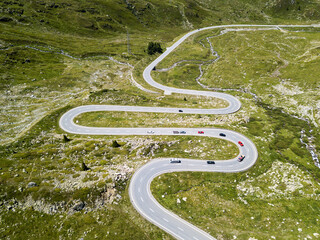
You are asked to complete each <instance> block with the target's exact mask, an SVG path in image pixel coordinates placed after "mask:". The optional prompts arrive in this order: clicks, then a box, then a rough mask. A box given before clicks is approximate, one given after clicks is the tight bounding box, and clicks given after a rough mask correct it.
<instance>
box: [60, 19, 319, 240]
mask: <svg viewBox="0 0 320 240" xmlns="http://www.w3.org/2000/svg"><path fill="white" fill-rule="evenodd" d="M228 27H268V28H269V27H275V28H281V27H319V26H316V25H295V26H293V25H225V26H211V27H205V28H201V29H198V30H194V31H192V32H189V33H187V34H186V35H184V36H183V37H182V38H180V39H179V40H178V41H177V42H175V43H174V44H173V45H172V46H171V47H169V48H167V50H166V51H165V52H164V53H163V54H162V55H160V56H159V57H158V58H157V59H156V60H154V61H153V62H152V63H151V64H150V65H149V66H148V67H147V68H146V69H145V70H144V72H143V77H144V79H145V81H146V82H147V83H149V84H150V85H151V86H153V87H155V88H158V89H161V90H163V91H164V92H165V93H169V94H170V93H180V94H188V95H197V96H207V97H216V98H221V99H224V100H226V101H227V102H228V103H229V106H228V107H226V108H222V109H194V108H160V107H139V106H119V105H86V106H80V107H77V108H74V109H71V110H70V111H68V112H66V113H65V114H64V115H63V116H62V117H61V118H60V121H59V125H60V127H61V128H62V129H63V130H64V131H66V132H69V133H73V134H85V135H175V136H177V137H178V136H179V135H180V134H175V133H173V131H179V133H180V132H181V131H185V132H186V133H185V134H183V135H190V136H206V137H215V138H221V139H226V140H228V141H230V142H233V143H235V144H237V146H239V145H238V141H241V142H242V143H243V144H244V146H243V147H241V146H239V155H238V156H237V157H236V158H234V159H230V160H225V161H216V164H207V162H206V161H203V160H196V159H180V160H181V163H170V158H162V159H154V160H151V161H150V162H148V163H147V164H145V165H144V166H142V167H141V168H140V169H138V170H137V171H136V172H135V174H134V175H133V177H132V178H131V182H130V186H129V195H130V199H131V202H132V204H133V206H134V207H135V208H136V209H137V211H138V212H139V213H140V214H141V215H142V216H143V217H145V218H146V219H147V220H149V221H150V222H152V223H153V224H155V225H157V226H158V227H160V228H161V229H163V230H164V231H166V232H168V233H169V234H171V235H172V236H174V237H175V238H177V239H184V240H189V239H190V240H204V239H215V238H214V237H212V236H210V235H209V234H208V233H206V232H204V231H203V230H201V229H199V228H197V227H195V226H194V225H192V224H190V223H188V222H187V221H185V220H183V219H181V218H180V217H178V216H177V215H175V214H174V213H172V212H170V211H168V210H167V209H165V208H164V207H162V206H161V205H160V204H159V203H158V202H157V201H156V200H155V198H154V197H153V196H152V194H151V191H150V184H151V181H152V180H153V179H154V178H155V177H156V176H158V175H160V174H163V173H168V172H181V171H201V172H240V171H245V170H247V169H249V168H250V167H252V166H253V165H254V164H255V162H256V160H257V158H258V152H257V149H256V147H255V145H254V144H253V143H252V141H251V140H250V139H248V138H246V137H245V136H243V135H242V134H240V133H237V132H234V131H230V130H225V129H215V128H205V129H201V128H101V127H85V126H80V125H78V124H75V123H74V118H75V117H76V116H78V115H79V114H81V113H86V112H94V111H126V112H129V111H130V112H153V113H154V112H161V113H179V114H186V113H188V114H230V113H234V112H236V111H238V110H239V109H240V107H241V103H240V101H239V100H238V99H237V98H235V97H233V96H231V95H228V94H224V93H218V92H209V91H196V90H188V89H178V88H173V87H167V86H164V85H161V84H159V83H157V82H155V81H154V80H153V79H152V77H151V71H152V69H153V68H154V67H155V66H156V65H157V64H158V63H159V62H160V61H162V60H163V59H164V58H165V57H166V56H168V55H169V54H170V53H171V52H172V51H173V50H174V49H175V48H176V47H178V46H179V45H180V44H181V43H182V42H183V41H184V40H185V39H187V38H188V37H189V36H191V35H193V34H195V33H198V32H200V31H203V30H210V29H215V28H228ZM179 109H182V110H183V112H179ZM198 131H203V132H204V133H203V134H199V133H198ZM220 133H224V134H225V135H226V136H225V137H222V136H220V135H219V134H220ZM242 154H243V155H245V159H244V160H243V161H242V162H238V161H237V158H238V157H239V156H240V155H242Z"/></svg>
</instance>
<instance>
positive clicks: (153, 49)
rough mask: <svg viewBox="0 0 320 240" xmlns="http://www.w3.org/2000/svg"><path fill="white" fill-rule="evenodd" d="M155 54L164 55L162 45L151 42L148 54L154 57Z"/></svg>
mask: <svg viewBox="0 0 320 240" xmlns="http://www.w3.org/2000/svg"><path fill="white" fill-rule="evenodd" d="M155 53H163V50H162V48H161V45H160V43H157V42H149V44H148V54H149V55H153V54H155Z"/></svg>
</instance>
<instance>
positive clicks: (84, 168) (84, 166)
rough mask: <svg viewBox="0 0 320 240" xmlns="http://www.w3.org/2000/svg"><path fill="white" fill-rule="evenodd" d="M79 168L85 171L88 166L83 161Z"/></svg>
mask: <svg viewBox="0 0 320 240" xmlns="http://www.w3.org/2000/svg"><path fill="white" fill-rule="evenodd" d="M81 169H82V171H87V170H89V169H90V168H88V167H87V165H86V164H85V163H84V162H82V165H81Z"/></svg>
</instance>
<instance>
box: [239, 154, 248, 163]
mask: <svg viewBox="0 0 320 240" xmlns="http://www.w3.org/2000/svg"><path fill="white" fill-rule="evenodd" d="M245 157H246V156H245V155H241V156H240V157H238V162H242V161H243V159H244V158H245Z"/></svg>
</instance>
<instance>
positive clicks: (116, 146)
mask: <svg viewBox="0 0 320 240" xmlns="http://www.w3.org/2000/svg"><path fill="white" fill-rule="evenodd" d="M112 147H114V148H118V147H121V145H120V144H119V143H118V142H117V141H116V140H113V142H112Z"/></svg>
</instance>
